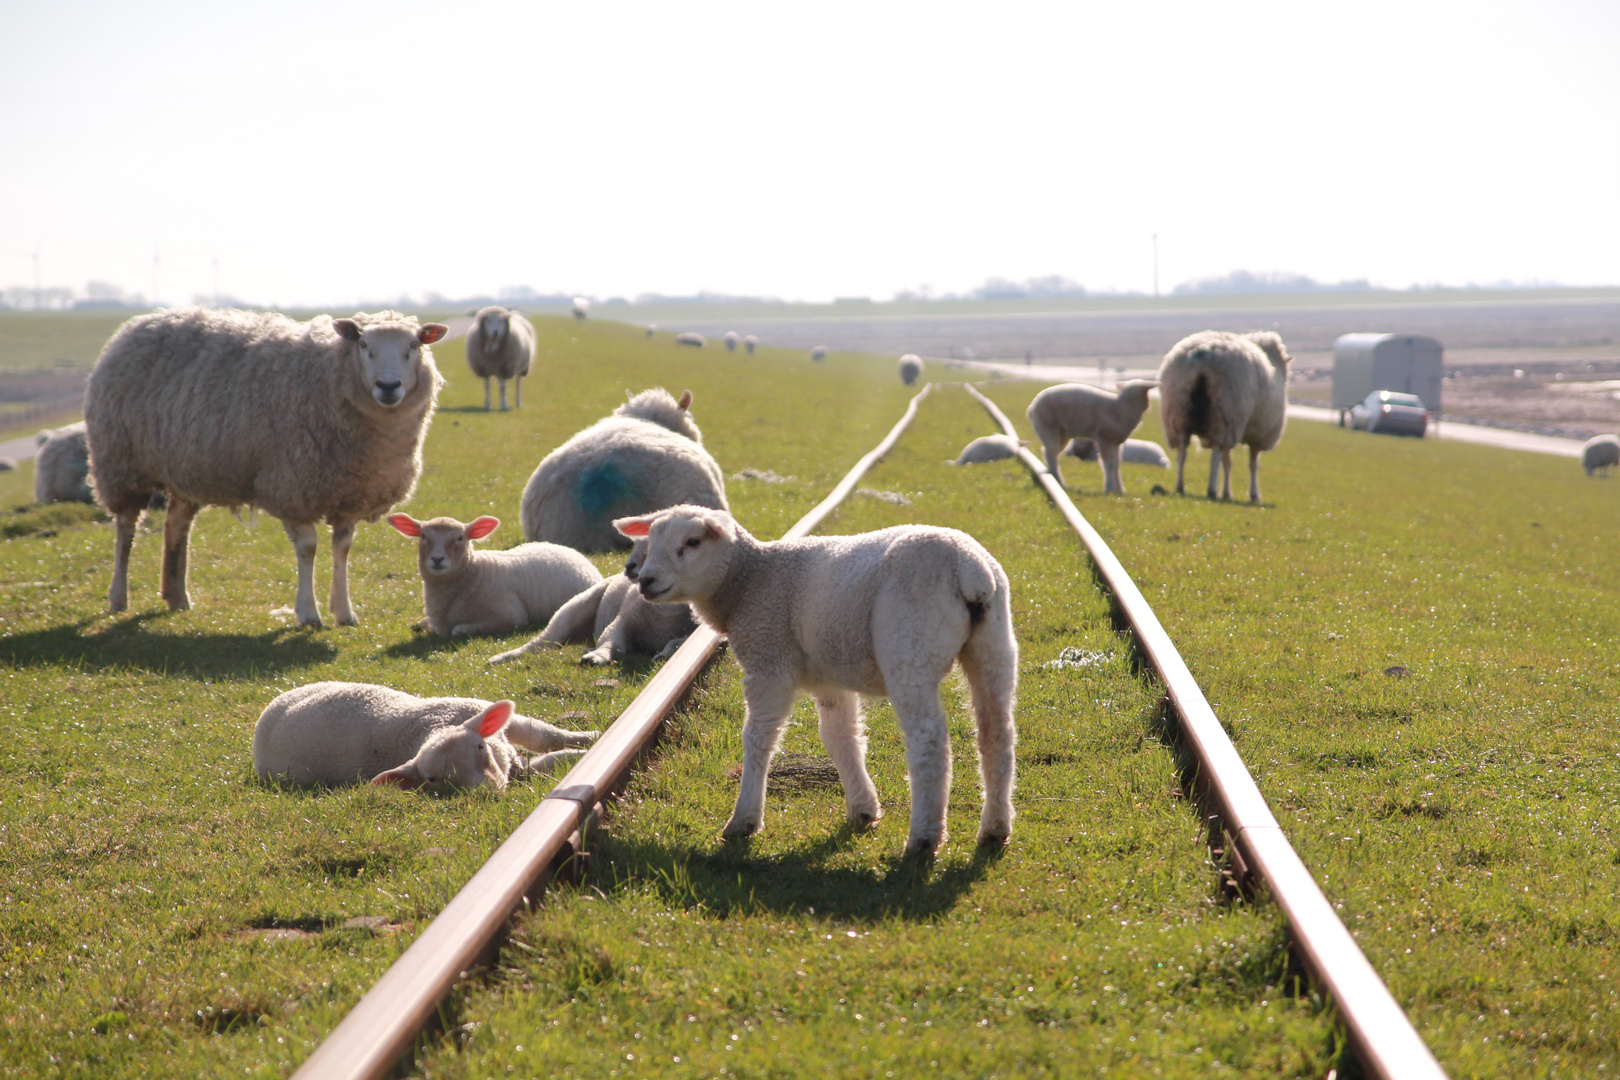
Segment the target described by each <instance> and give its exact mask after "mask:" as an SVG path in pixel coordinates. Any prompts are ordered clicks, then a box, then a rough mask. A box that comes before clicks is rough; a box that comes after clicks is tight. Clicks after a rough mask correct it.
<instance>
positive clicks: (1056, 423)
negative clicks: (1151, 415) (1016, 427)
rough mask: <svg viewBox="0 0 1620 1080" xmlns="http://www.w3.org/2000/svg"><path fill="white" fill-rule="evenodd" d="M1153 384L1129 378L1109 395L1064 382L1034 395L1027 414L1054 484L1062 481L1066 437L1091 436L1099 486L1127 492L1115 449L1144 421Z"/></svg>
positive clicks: (1082, 437)
mask: <svg viewBox="0 0 1620 1080" xmlns="http://www.w3.org/2000/svg"><path fill="white" fill-rule="evenodd" d="M1157 385H1158V384H1157V383H1154V382H1150V381H1148V380H1146V379H1132V380H1130V381H1129V382H1126V383H1122V384H1120V387H1119V392H1118V393H1110V392H1109V391H1107V390H1103V389H1101V388H1099V387H1095V386H1086V385H1085V384H1083V383H1063V384H1062V385H1059V386H1049V387H1047V388H1046V389H1045V390H1042V391H1041V392H1040V393H1038V394H1036V395H1035V400H1034V401H1032V402H1030V403H1029V409H1028V411H1027V415H1028V416H1029V422H1030V423H1031V424H1033V425H1034V427H1035V436H1036V438H1038V439H1040V440H1041V447H1042V448H1043V449H1044V450H1045V451H1046V467H1047V469H1048V470H1049V471H1050V472H1051V473H1052V475H1053V476H1055V477H1056V478H1057V481H1058V483H1060V484H1061V483H1062V482H1063V472H1062V470H1061V469H1059V468H1058V456H1059V455H1060V454H1062V453H1063V448H1064V447H1065V446H1067V445H1069V440H1071V439H1092V440H1094V441H1095V442H1096V443H1097V446H1098V447H1099V448H1100V454H1099V457H1100V459H1101V461H1102V471H1103V490H1104V491H1108V492H1112V493H1114V494H1116V495H1123V494H1125V485H1124V483H1122V482H1121V480H1120V476H1119V448H1120V447H1121V446H1123V445H1124V443H1125V440H1126V439H1127V438H1128V437H1129V436H1130V433H1131V432H1133V431H1135V430H1136V427H1137V425H1138V424H1140V423H1141V422H1142V414H1143V413H1145V412H1147V407H1148V391H1149V390H1152V389H1153V388H1154V387H1155V386H1157Z"/></svg>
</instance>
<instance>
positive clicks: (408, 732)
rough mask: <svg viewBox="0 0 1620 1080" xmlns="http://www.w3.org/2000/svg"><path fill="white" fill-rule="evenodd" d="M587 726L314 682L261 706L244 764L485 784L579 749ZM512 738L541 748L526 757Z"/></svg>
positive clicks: (297, 774)
mask: <svg viewBox="0 0 1620 1080" xmlns="http://www.w3.org/2000/svg"><path fill="white" fill-rule="evenodd" d="M596 735H597V733H596V732H594V731H567V730H564V729H563V728H560V727H554V726H552V725H551V724H548V723H546V722H545V721H544V720H536V719H534V718H533V717H529V716H521V715H519V714H518V713H517V712H516V711H515V708H514V706H513V704H512V702H510V701H496V702H493V703H492V702H488V701H481V700H479V699H478V698H419V697H417V696H415V695H414V694H406V693H402V692H401V691H399V690H390V689H389V688H388V687H386V686H372V685H369V684H367V683H348V682H319V683H310V684H309V685H308V686H300V687H299V688H298V689H296V690H289V691H287V692H286V693H285V694H282V695H281V696H280V697H278V698H276V699H275V700H274V701H272V702H271V703H270V704H269V705H267V706H265V709H264V712H262V713H260V714H259V722H258V724H257V725H256V726H255V727H254V729H253V768H254V771H255V772H257V773H258V774H259V776H261V777H263V778H265V779H270V778H278V779H282V780H286V781H289V782H291V783H294V784H329V785H334V786H335V785H338V784H353V783H365V782H368V781H369V782H370V783H373V784H397V785H399V786H400V787H406V788H414V787H419V786H421V785H424V784H437V783H447V784H454V785H456V786H458V787H479V786H481V785H483V784H488V785H489V786H490V787H493V788H494V789H495V790H496V791H505V790H506V784H507V780H508V779H509V778H510V777H511V776H512V775H513V774H516V775H519V776H526V775H529V774H532V773H539V772H549V771H550V770H551V768H552V767H553V766H554V765H556V764H557V763H558V762H559V761H561V760H564V759H566V758H570V757H574V756H576V755H578V754H581V753H583V752H584V751H583V750H580V749H565V748H574V747H585V746H589V745H590V744H591V742H592V741H593V740H594V739H595V738H596ZM519 747H521V748H522V749H523V750H530V751H533V752H534V753H537V754H541V755H542V756H541V757H537V758H533V759H530V760H528V761H525V760H524V759H523V755H522V753H520V752H519Z"/></svg>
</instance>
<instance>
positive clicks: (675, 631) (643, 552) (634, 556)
mask: <svg viewBox="0 0 1620 1080" xmlns="http://www.w3.org/2000/svg"><path fill="white" fill-rule="evenodd" d="M646 557H647V541H646V540H645V539H642V540H637V541H636V542H635V545H634V546H633V547H632V548H631V549H630V558H629V559H627V560H626V561H625V564H624V573H622V574H618V575H616V576H614V577H610V578H608V579H607V580H606V581H603V582H601V583H599V584H597V585H594V586H592V587H591V588H590V589H587V590H586V591H585V592H582V593H580V594H579V595H578V596H576V597H574V598H573V599H572V600H570V601H568V603H566V604H564V605H563V606H562V607H561V608H558V609H557V614H555V615H553V616H552V617H551V621H550V622H549V623H547V624H546V628H545V629H544V630H542V631H540V633H539V634H538V635H537V636H536V637H535V638H534V639H533V640H531V641H530V642H528V644H526V645H524V646H523V647H522V648H518V649H513V650H511V651H510V652H503V653H498V654H496V655H495V656H492V657H490V658H489V662H490V663H491V664H504V663H506V662H507V661H509V660H516V659H517V658H518V657H520V656H523V655H525V654H527V653H537V652H541V651H542V650H545V649H560V648H561V647H562V646H564V645H567V644H570V643H573V642H578V641H591V642H594V643H595V644H596V648H594V649H592V650H591V651H590V652H587V653H586V654H585V655H584V656H582V657H580V659H579V662H580V663H582V664H594V665H602V664H613V663H617V662H618V661H619V660H621V659H623V658H624V657H626V656H651V657H652V658H653V660H654V661H658V660H667V659H669V657H671V656H673V655H674V654H675V650H676V649H678V648H680V647H681V643H682V642H684V641H685V640H686V639H687V636H688V635H690V634H691V633H692V631H693V630H695V629H697V620H695V619H693V618H692V609H691V608H690V607H688V606H687V605H686V604H655V603H653V602H652V601H650V600H648V599H646V598H645V597H643V596H642V595H641V592H640V590H638V589H637V588H636V577H637V571H638V568H639V567H640V565H641V562H642V560H643V559H645V558H646Z"/></svg>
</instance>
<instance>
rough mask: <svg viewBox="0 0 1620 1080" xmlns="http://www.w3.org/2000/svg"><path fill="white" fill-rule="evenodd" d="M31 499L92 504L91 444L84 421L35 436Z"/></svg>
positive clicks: (39, 501)
mask: <svg viewBox="0 0 1620 1080" xmlns="http://www.w3.org/2000/svg"><path fill="white" fill-rule="evenodd" d="M34 444H35V446H36V449H35V451H34V501H35V502H37V503H56V502H82V503H93V502H95V501H96V497H95V494H94V493H93V492H91V490H90V447H89V443H88V442H87V441H86V439H85V434H84V421H83V420H81V421H79V422H78V423H77V424H69V425H68V426H67V427H60V428H56V429H54V430H53V429H51V428H46V429H45V430H44V431H41V432H40V433H39V434H38V435H36V436H35V437H34Z"/></svg>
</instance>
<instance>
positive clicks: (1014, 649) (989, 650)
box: [961, 627, 1018, 847]
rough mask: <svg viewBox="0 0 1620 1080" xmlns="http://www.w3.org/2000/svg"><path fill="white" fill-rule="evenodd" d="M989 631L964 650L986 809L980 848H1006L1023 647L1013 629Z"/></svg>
mask: <svg viewBox="0 0 1620 1080" xmlns="http://www.w3.org/2000/svg"><path fill="white" fill-rule="evenodd" d="M990 631H991V628H990V627H985V628H983V629H981V630H980V631H979V634H978V635H977V636H976V637H975V638H974V639H973V640H972V641H970V642H969V644H968V647H967V648H965V649H964V650H963V652H962V657H961V659H962V673H963V674H964V675H966V676H967V680H968V686H970V687H971V688H972V691H973V722H974V727H975V729H976V731H977V735H978V746H979V780H980V782H981V783H982V784H983V785H984V810H983V812H982V813H981V814H980V815H979V844H980V845H981V846H983V847H1001V846H1002V845H1004V844H1006V842H1007V838H1008V837H1010V836H1011V835H1012V820H1013V805H1012V791H1013V771H1014V753H1013V751H1014V748H1015V746H1016V744H1017V741H1018V734H1017V730H1016V729H1015V728H1014V727H1013V691H1014V690H1015V688H1016V687H1017V684H1018V645H1017V643H1016V642H1014V641H1013V640H1012V633H1011V628H1010V627H1008V628H1007V631H1006V632H1005V634H1003V635H1002V636H1001V638H1000V639H999V640H998V639H997V638H995V637H994V636H993V635H992V634H991V632H990Z"/></svg>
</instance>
